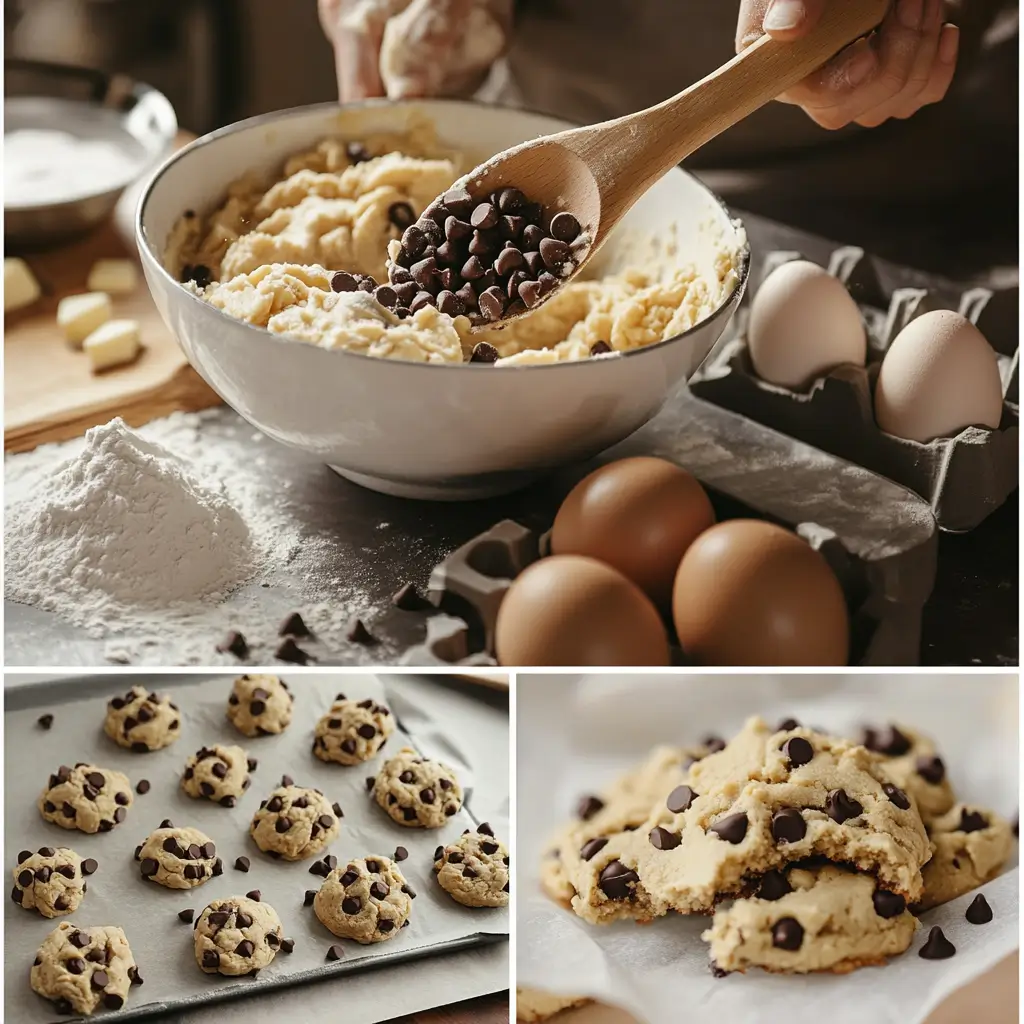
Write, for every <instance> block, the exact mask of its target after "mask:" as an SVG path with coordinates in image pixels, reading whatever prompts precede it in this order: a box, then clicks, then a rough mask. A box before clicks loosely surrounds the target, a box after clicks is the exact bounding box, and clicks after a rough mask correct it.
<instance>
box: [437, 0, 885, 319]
mask: <svg viewBox="0 0 1024 1024" xmlns="http://www.w3.org/2000/svg"><path fill="white" fill-rule="evenodd" d="M888 7H889V0H842V2H840V3H831V4H829V5H828V6H827V7H826V8H825V12H824V13H823V14H822V16H821V20H820V21H819V22H818V24H817V25H816V26H815V27H814V29H812V30H811V32H810V33H808V34H807V35H806V36H804V37H803V38H802V39H798V40H796V41H794V42H787V43H783V42H778V41H776V40H775V39H772V38H771V37H770V36H762V37H761V38H760V39H758V41H757V42H756V43H754V44H753V45H752V46H750V47H748V48H747V49H746V50H744V51H743V52H742V53H740V54H738V55H737V56H735V57H734V58H733V59H732V60H731V61H729V63H728V64H725V65H723V66H722V67H720V68H719V69H718V70H717V71H714V72H712V73H711V74H710V75H708V76H707V77H706V78H703V79H701V80H700V81H699V82H697V83H696V84H694V85H691V86H690V87H689V88H688V89H684V90H683V91H682V92H681V93H678V94H677V95H676V96H673V97H672V98H671V99H667V100H665V101H664V102H662V103H659V104H657V105H656V106H653V107H648V108H647V109H646V110H641V111H638V112H637V113H635V114H627V115H626V116H625V117H619V118H616V119H615V120H612V121H604V122H602V123H601V124H595V125H589V126H587V127H584V128H573V129H570V130H569V131H564V132H558V133H557V134H555V135H546V136H542V137H541V138H539V139H533V140H532V141H530V142H526V143H522V144H521V145H519V146H515V147H514V148H512V149H509V150H506V151H505V152H503V153H499V154H498V155H497V156H494V157H491V159H490V160H488V161H487V162H486V163H483V164H481V165H480V166H479V167H477V168H476V170H474V171H472V172H470V173H469V174H467V175H466V176H465V177H463V178H462V179H460V180H459V181H458V182H456V184H455V185H454V186H453V188H464V189H466V190H467V191H468V192H469V193H470V194H471V195H472V196H474V198H476V197H480V198H482V197H484V196H486V195H489V194H490V193H492V192H494V191H496V190H497V189H501V188H507V187H510V186H514V187H515V188H518V189H520V190H521V191H522V192H524V193H525V194H526V195H527V196H528V197H529V198H530V199H531V200H533V201H535V202H538V203H540V204H541V205H542V206H543V207H544V208H545V210H547V211H549V212H552V213H553V212H557V211H559V210H567V211H569V212H570V213H572V214H574V215H575V216H576V218H577V219H578V220H579V222H580V224H581V225H582V226H583V230H584V231H585V232H586V233H587V235H588V236H589V239H590V244H589V247H588V248H587V249H586V251H585V252H584V254H583V256H582V258H581V259H580V261H579V263H578V265H577V266H576V269H575V270H574V271H573V272H572V274H571V275H570V276H567V277H566V278H565V279H564V280H565V281H569V280H571V279H572V277H573V276H575V275H576V274H578V273H579V272H580V271H581V270H582V269H583V267H585V266H586V264H587V263H588V262H589V261H590V259H591V257H592V256H593V255H594V253H596V252H597V250H598V249H599V248H600V247H601V245H602V244H603V243H604V241H605V240H606V239H607V237H608V235H609V233H610V232H611V230H612V228H614V227H615V225H616V224H618V222H619V221H620V220H621V219H622V218H623V217H624V216H625V214H626V212H627V211H628V210H629V209H630V207H631V206H633V204H634V203H635V202H636V201H637V200H638V199H639V198H640V197H641V196H642V195H643V194H644V193H645V192H646V191H647V190H648V189H649V188H650V187H651V186H652V185H653V184H654V183H655V182H656V181H658V180H659V179H660V178H662V177H663V176H664V175H665V174H667V173H668V172H669V171H670V170H671V169H672V168H673V167H675V166H676V165H677V164H678V163H680V161H682V160H685V159H686V157H688V156H690V155H691V154H692V153H695V152H696V151H697V150H698V149H700V147H701V146H703V145H704V144H705V143H707V142H710V141H711V140H712V139H713V138H715V136H717V135H720V134H721V133H722V132H724V131H725V130H726V129H727V128H731V127H732V126H733V125H734V124H736V123H737V122H739V121H742V120H743V118H745V117H747V116H748V115H749V114H752V113H753V112H754V111H755V110H757V109H758V108H759V107H762V106H764V105H765V104H766V103H768V102H769V101H771V100H773V99H774V98H775V97H776V96H778V95H779V94H780V93H783V92H785V91H786V90H787V89H789V88H790V87H791V86H793V85H795V84H796V83H797V82H799V81H800V80H801V79H803V78H806V77H807V75H809V74H810V73H811V72H812V71H814V70H815V69H816V68H819V67H821V66H822V65H823V64H825V63H826V62H827V61H829V60H830V59H831V58H832V57H834V56H835V55H836V54H837V53H838V52H839V51H840V50H842V49H843V48H844V47H845V46H848V45H849V44H850V43H852V42H853V41H854V40H856V39H858V38H859V37H860V36H863V35H866V34H867V33H868V32H870V31H871V30H872V29H874V28H876V27H877V26H878V25H879V24H880V23H881V21H882V19H883V18H884V17H885V14H886V11H887V9H888ZM557 291H558V289H557V288H556V289H553V290H552V291H551V292H549V293H548V296H546V298H549V297H550V296H551V295H553V294H555V293H556V292H557ZM533 308H534V309H536V308H537V306H536V305H535V306H534V307H533ZM522 315H524V314H518V315H517V316H511V317H506V318H504V319H502V320H500V321H497V322H495V323H489V324H487V323H481V324H477V325H475V326H474V328H473V329H474V330H477V331H479V330H493V329H494V328H495V327H504V326H506V325H507V324H509V323H511V322H512V321H514V320H516V319H518V316H522Z"/></svg>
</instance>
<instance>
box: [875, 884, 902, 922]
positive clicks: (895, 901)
mask: <svg viewBox="0 0 1024 1024" xmlns="http://www.w3.org/2000/svg"><path fill="white" fill-rule="evenodd" d="M871 902H872V904H873V905H874V908H875V913H876V914H877V915H878V916H879V917H885V918H890V917H899V915H900V914H902V913H903V911H904V910H906V909H907V901H906V900H905V899H904V898H903V897H902V896H901V895H900V894H899V893H898V892H889V891H888V890H887V889H876V890H875V891H874V893H873V894H872V896H871Z"/></svg>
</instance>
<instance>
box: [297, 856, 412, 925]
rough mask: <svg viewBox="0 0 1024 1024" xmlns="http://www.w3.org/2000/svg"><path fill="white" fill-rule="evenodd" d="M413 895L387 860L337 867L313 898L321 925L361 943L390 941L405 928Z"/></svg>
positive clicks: (365, 860)
mask: <svg viewBox="0 0 1024 1024" xmlns="http://www.w3.org/2000/svg"><path fill="white" fill-rule="evenodd" d="M414 896H415V893H414V892H413V891H412V889H411V888H410V886H409V883H408V882H407V881H406V880H405V877H404V876H403V874H402V872H401V871H399V870H398V866H397V865H396V864H395V863H394V862H393V861H390V860H388V858H387V857H376V856H371V857H365V858H363V857H359V858H356V859H355V860H350V861H348V862H347V863H345V864H339V865H338V866H337V867H336V868H335V869H334V870H333V871H332V872H331V873H330V874H329V875H328V876H327V877H326V878H325V879H324V882H323V885H321V886H320V888H319V890H318V891H317V894H316V896H315V897H314V899H313V910H314V911H315V912H316V916H317V917H318V918H319V919H320V923H321V924H322V925H323V926H324V927H325V928H327V929H328V930H329V931H331V932H333V933H334V934H335V935H338V936H340V937H341V938H343V939H355V941H356V942H362V943H364V944H366V943H370V942H385V941H386V940H388V939H393V938H394V937H395V936H396V935H397V934H398V932H399V931H400V930H401V929H402V928H403V927H405V924H406V922H407V921H408V920H409V913H410V911H411V910H412V901H413V898H414Z"/></svg>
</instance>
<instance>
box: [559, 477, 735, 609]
mask: <svg viewBox="0 0 1024 1024" xmlns="http://www.w3.org/2000/svg"><path fill="white" fill-rule="evenodd" d="M714 522H715V512H714V509H712V507H711V502H710V501H709V500H708V496H707V495H706V494H705V493H704V488H703V487H701V485H700V484H699V483H698V482H697V479H696V478H695V477H694V476H692V475H691V474H690V473H687V472H686V470H685V469H680V467H679V466H676V465H675V464H674V463H671V462H666V461H665V460H664V459H653V458H644V457H641V458H633V459H622V460H620V461H619V462H612V463H610V464H609V465H607V466H602V467H601V468H600V469H597V470H595V471H594V472H593V473H591V474H590V475H589V476H587V477H585V478H584V479H583V480H581V481H580V482H579V483H578V484H577V485H576V486H575V487H574V488H573V489H572V490H571V491H570V492H569V496H568V497H567V498H566V499H565V501H563V502H562V507H561V508H560V509H559V510H558V515H557V516H556V517H555V525H554V528H553V529H552V531H551V552H552V554H555V555H589V556H590V557H591V558H596V559H597V560H598V561H599V562H605V563H607V564H608V565H610V566H612V568H614V569H618V570H619V572H621V573H622V574H623V575H624V576H626V577H628V578H629V579H631V580H632V581H633V582H634V583H635V584H636V585H637V586H638V587H639V588H640V589H641V590H642V591H643V592H644V593H645V594H647V596H648V597H649V598H651V600H652V601H654V602H655V604H657V605H658V606H659V607H661V608H664V609H665V610H666V611H668V609H669V607H670V606H671V602H672V582H673V580H674V579H675V575H676V569H677V568H678V567H679V561H680V559H681V558H682V557H683V555H684V554H685V553H686V549H687V548H688V547H689V546H690V545H691V544H692V543H693V541H694V539H695V538H696V537H697V536H698V534H700V533H702V532H703V531H704V530H706V529H707V528H708V527H709V526H712V525H713V524H714Z"/></svg>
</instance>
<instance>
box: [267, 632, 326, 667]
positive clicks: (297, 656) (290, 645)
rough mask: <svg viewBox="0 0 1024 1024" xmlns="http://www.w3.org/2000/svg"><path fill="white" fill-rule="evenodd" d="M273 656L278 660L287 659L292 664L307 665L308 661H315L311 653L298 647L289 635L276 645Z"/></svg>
mask: <svg viewBox="0 0 1024 1024" xmlns="http://www.w3.org/2000/svg"><path fill="white" fill-rule="evenodd" d="M274 657H275V658H277V659H278V661H287V662H290V663H291V664H293V665H308V664H309V662H311V661H316V658H314V657H313V655H312V654H309V653H308V652H306V651H304V650H303V649H302V648H301V647H299V646H298V645H297V644H296V643H295V641H294V640H293V639H292V638H291V637H288V638H287V639H285V640H284V641H283V642H282V643H281V644H280V645H279V646H278V648H277V650H276V651H274Z"/></svg>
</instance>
